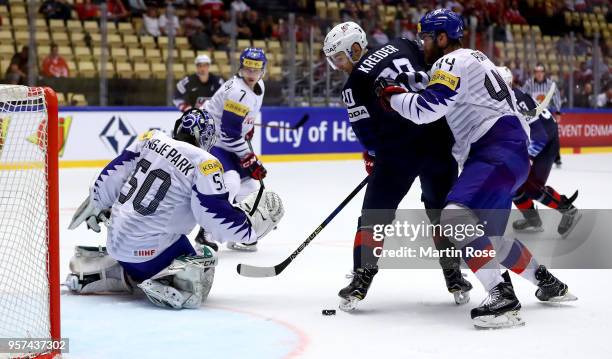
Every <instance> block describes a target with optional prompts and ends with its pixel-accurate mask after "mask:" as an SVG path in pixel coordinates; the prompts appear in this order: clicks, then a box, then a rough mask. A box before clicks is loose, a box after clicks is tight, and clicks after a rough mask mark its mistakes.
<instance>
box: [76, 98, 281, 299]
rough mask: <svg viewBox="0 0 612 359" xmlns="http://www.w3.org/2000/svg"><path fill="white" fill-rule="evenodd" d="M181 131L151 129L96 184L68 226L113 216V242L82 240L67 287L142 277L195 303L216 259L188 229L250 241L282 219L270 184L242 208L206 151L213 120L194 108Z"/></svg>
mask: <svg viewBox="0 0 612 359" xmlns="http://www.w3.org/2000/svg"><path fill="white" fill-rule="evenodd" d="M172 137H173V138H170V137H168V136H167V135H166V134H164V133H163V132H161V131H157V130H153V131H149V132H147V133H145V134H143V135H142V136H140V137H139V138H138V140H136V141H135V142H134V143H133V144H131V145H130V146H129V147H128V148H126V149H125V150H124V151H123V152H122V153H121V154H120V155H119V156H118V157H117V158H115V159H114V160H112V161H111V162H110V163H109V164H108V165H107V166H106V167H105V168H104V169H103V170H102V171H101V173H100V175H99V176H98V177H97V179H96V181H95V182H94V184H93V186H92V188H91V189H90V195H89V197H88V198H87V200H86V201H85V202H84V203H83V205H81V207H80V208H79V209H78V210H77V213H76V214H75V216H74V218H73V221H72V223H71V225H70V227H69V228H71V229H73V228H75V227H76V226H78V225H79V224H80V223H83V222H86V223H87V225H88V227H90V228H91V229H93V230H94V231H97V232H99V231H100V225H99V223H100V222H101V221H105V222H107V226H108V236H107V245H106V248H102V247H101V248H95V247H94V248H91V247H77V248H76V253H75V256H74V257H73V258H72V259H71V261H70V270H71V274H70V275H69V276H68V279H67V281H66V285H67V286H68V287H69V288H70V289H71V290H72V291H74V292H76V293H81V294H86V293H97V292H109V291H110V292H114V291H120V292H121V291H128V292H129V291H132V282H135V283H138V287H139V288H141V289H142V290H143V291H144V293H145V294H146V295H147V297H148V298H149V300H150V301H151V302H153V303H154V304H156V305H159V306H163V307H171V308H175V309H180V308H197V307H198V306H199V305H200V304H201V302H202V301H204V300H205V299H206V297H207V296H208V293H209V291H210V289H211V286H212V281H213V278H214V267H215V265H216V264H217V258H216V255H215V253H214V251H213V250H211V249H210V248H209V247H208V246H203V245H196V247H195V248H194V247H193V246H192V245H191V243H190V242H189V240H188V238H187V237H186V234H188V233H190V232H191V231H192V230H193V228H194V226H195V225H196V223H197V224H198V225H200V226H202V227H203V228H206V231H207V232H209V233H211V234H212V235H213V236H214V237H215V238H216V239H217V240H218V241H220V242H227V241H238V242H244V243H252V242H254V241H257V240H258V239H261V238H262V237H263V236H265V235H266V234H267V233H268V232H269V231H270V230H271V229H272V228H273V227H274V226H276V224H277V223H278V222H279V221H280V219H281V218H282V216H283V214H284V212H283V207H282V203H281V201H280V198H279V197H278V196H277V195H276V194H275V193H274V192H271V191H267V190H266V191H264V194H263V196H262V200H261V203H260V205H259V206H258V208H257V210H256V211H255V212H254V213H253V215H249V214H248V213H249V211H250V210H251V208H252V205H253V202H254V201H255V195H253V196H247V197H246V198H245V199H244V200H243V201H242V202H241V203H239V204H238V205H237V206H234V205H233V204H232V203H230V201H229V200H228V199H229V193H228V190H227V188H226V187H225V185H224V182H223V176H222V174H223V167H222V165H221V163H220V162H219V161H218V160H217V159H216V158H215V157H214V156H213V155H211V154H210V153H208V152H207V151H209V150H210V148H211V147H212V146H213V145H214V143H215V141H216V139H217V135H216V130H215V125H214V121H213V119H212V118H211V117H210V116H209V115H208V114H207V113H206V112H205V111H201V110H199V109H192V110H189V111H187V112H185V113H184V114H183V116H182V117H181V118H180V119H179V120H177V122H176V124H175V127H174V131H173V136H172Z"/></svg>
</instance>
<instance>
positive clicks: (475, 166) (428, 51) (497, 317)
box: [376, 9, 576, 327]
mask: <svg viewBox="0 0 612 359" xmlns="http://www.w3.org/2000/svg"><path fill="white" fill-rule="evenodd" d="M419 37H420V38H421V39H422V41H423V47H424V53H425V60H426V61H427V62H428V63H433V67H432V69H431V74H430V81H429V84H428V86H427V88H426V89H425V90H424V91H423V92H421V93H418V94H417V93H411V92H408V91H407V90H406V89H405V88H403V87H401V86H400V85H399V84H398V83H397V81H395V80H391V79H384V78H381V79H379V80H378V82H377V85H376V90H377V94H379V96H381V99H382V100H383V101H389V103H390V106H391V107H392V109H393V110H395V111H397V112H398V113H399V114H400V115H402V116H403V117H405V118H407V119H408V120H410V121H412V122H414V123H416V124H426V123H431V122H434V121H437V120H439V119H441V118H446V121H447V122H448V124H449V127H450V128H451V131H452V132H453V135H454V137H455V145H454V148H453V154H454V155H455V158H456V159H457V162H458V163H459V164H460V165H461V166H462V167H463V171H462V172H461V174H460V176H459V178H458V179H457V181H456V182H455V184H454V185H453V187H452V188H451V191H450V193H449V194H448V196H447V198H446V207H445V208H444V210H443V211H442V216H441V222H442V223H443V225H450V226H452V228H455V229H457V231H459V230H460V228H466V227H465V226H468V225H469V226H472V228H478V226H482V228H483V229H484V235H482V234H473V236H472V237H467V238H465V237H457V238H452V237H451V239H452V240H453V242H454V243H455V245H456V247H457V248H459V249H461V251H462V254H463V259H464V261H465V263H466V264H467V265H468V267H470V269H471V270H472V271H473V272H474V273H475V275H476V277H477V278H478V279H479V280H480V282H481V283H482V284H483V286H484V287H485V289H486V290H487V291H488V292H489V297H488V298H487V299H486V300H485V301H483V303H482V304H481V306H480V307H478V308H474V309H472V313H471V315H472V319H473V321H474V325H476V326H477V327H505V326H514V325H521V324H524V322H523V321H522V319H521V317H520V314H519V310H520V308H521V304H520V302H519V301H518V299H517V298H516V295H515V294H514V289H513V287H512V283H511V282H510V277H509V275H508V276H506V275H502V273H501V270H500V265H503V266H504V267H506V268H508V269H510V270H511V271H513V272H515V273H517V274H519V275H521V276H522V277H524V278H525V279H528V280H530V281H531V282H532V283H534V284H535V285H536V286H538V290H537V292H536V297H537V298H538V299H540V300H542V301H548V302H559V301H566V300H575V299H576V298H575V297H574V296H572V295H571V294H570V293H569V292H568V287H567V285H565V284H564V283H563V282H561V281H559V280H558V279H557V278H555V277H554V276H553V275H552V274H551V273H550V272H549V271H548V270H547V269H546V267H544V266H542V265H539V264H538V263H537V261H536V260H535V258H533V257H532V255H531V252H530V251H529V250H528V249H527V248H526V247H525V246H524V245H523V244H522V243H521V242H519V241H518V240H515V239H509V238H504V237H503V235H504V231H505V228H506V224H507V221H508V216H509V214H510V208H511V205H512V195H513V194H514V193H515V191H516V190H517V189H518V188H519V187H520V186H521V185H522V184H523V182H524V181H525V179H526V178H527V173H528V172H529V155H528V151H527V148H528V145H529V133H528V126H527V124H526V123H525V122H524V121H522V120H521V119H520V115H519V113H518V112H517V109H516V100H515V98H514V93H513V92H512V91H511V89H510V88H509V87H508V85H506V83H505V82H504V80H503V79H502V77H501V76H500V75H499V73H498V72H497V69H496V67H495V65H494V64H493V63H492V62H491V61H490V60H489V59H488V58H487V57H486V56H485V55H484V54H482V53H481V52H480V51H476V50H470V49H464V48H462V44H461V39H462V37H463V20H462V19H461V17H460V16H459V15H457V14H455V13H454V12H452V11H450V10H446V9H439V10H435V11H432V12H429V13H427V14H426V15H425V16H424V17H423V18H422V19H421V20H420V22H419ZM491 250H494V251H493V252H491ZM470 253H471V254H470Z"/></svg>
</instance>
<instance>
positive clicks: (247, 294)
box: [60, 154, 612, 359]
mask: <svg viewBox="0 0 612 359" xmlns="http://www.w3.org/2000/svg"><path fill="white" fill-rule="evenodd" d="M563 161H564V163H563V168H562V169H560V170H558V169H553V171H552V174H551V178H550V184H552V185H553V186H554V187H555V188H557V189H558V190H559V192H563V193H573V191H574V190H575V189H579V190H580V196H579V198H578V200H577V202H576V204H577V206H578V207H580V208H610V204H611V203H612V191H611V190H610V184H611V183H612V154H596V155H595V154H594V155H565V156H564V157H563ZM266 167H267V169H268V177H267V178H266V179H265V183H266V187H267V188H270V189H273V190H275V191H277V192H278V193H279V194H280V196H281V197H282V198H283V200H284V204H285V208H286V215H285V218H284V219H283V222H282V223H281V225H280V226H279V228H278V230H276V231H273V232H272V233H270V234H269V235H268V236H267V237H266V238H265V239H264V240H262V241H261V242H260V245H259V252H256V253H237V252H232V251H228V250H225V249H224V250H222V251H221V252H220V263H219V266H218V267H217V272H216V278H215V283H214V286H213V289H212V291H211V293H210V297H209V298H208V301H207V303H206V305H204V306H203V307H202V308H201V309H198V310H183V311H171V310H163V309H159V308H156V307H153V306H152V305H150V304H149V303H148V302H147V301H146V299H144V298H143V297H138V296H128V295H122V296H110V295H107V296H74V295H70V294H68V293H66V292H63V293H62V321H63V323H62V336H64V337H69V338H70V349H71V353H70V355H67V356H66V357H68V358H175V357H182V358H186V357H198V358H200V357H201V358H281V357H288V356H294V357H307V358H348V357H359V358H363V357H370V356H371V357H377V358H390V357H393V358H399V357H402V358H450V357H453V358H470V359H476V358H496V359H497V358H512V359H516V358H577V357H582V358H612V348H611V347H610V345H609V343H608V342H607V340H608V337H609V325H610V322H611V320H612V307H611V306H610V305H609V304H608V302H609V298H610V295H611V294H612V287H611V286H610V284H611V280H610V275H611V274H612V271H610V270H556V271H554V273H555V274H556V275H557V276H558V277H560V278H561V279H562V280H563V281H565V282H566V283H568V284H569V286H570V289H571V290H572V292H573V293H574V294H576V295H577V296H578V297H579V301H577V302H575V303H574V304H569V305H562V306H550V305H543V304H541V303H538V301H537V299H536V298H535V296H534V292H535V287H534V286H533V285H531V284H530V283H528V282H526V281H524V280H522V279H520V278H518V277H515V278H514V283H515V288H516V290H517V294H518V296H519V298H520V299H521V302H522V304H523V310H522V316H523V318H524V319H525V321H526V322H527V325H526V326H525V327H522V328H516V329H506V330H496V331H477V330H475V329H474V328H473V326H472V324H471V322H470V319H469V311H470V309H471V308H472V307H474V306H475V305H477V304H478V303H479V302H480V301H481V300H482V299H483V298H484V296H485V293H484V290H483V289H482V287H481V286H480V284H478V283H477V281H476V278H475V277H474V276H473V275H472V274H470V275H469V279H470V280H471V281H472V283H474V285H475V289H474V290H473V291H472V301H471V302H470V303H469V304H468V305H466V306H460V307H459V306H456V305H455V304H454V302H453V299H452V296H451V295H450V294H449V293H447V292H446V288H445V286H444V281H443V278H442V274H441V272H440V271H438V270H385V271H381V273H379V274H378V275H377V277H376V279H375V280H374V283H373V285H372V287H371V291H370V293H369V294H368V297H367V299H366V300H365V301H364V302H362V303H361V305H360V307H359V310H358V311H357V312H355V313H354V314H347V313H344V312H341V311H339V310H338V311H337V314H336V315H335V316H322V315H321V310H322V309H328V308H329V309H337V304H338V297H337V292H338V290H339V289H340V288H342V287H343V286H345V285H346V284H347V283H348V280H347V279H346V278H345V277H344V275H345V274H346V273H348V272H349V270H350V268H351V266H352V245H353V237H354V231H355V228H356V220H357V217H358V215H359V209H360V206H361V201H362V198H363V192H362V193H360V195H359V196H358V197H357V198H355V199H354V200H353V202H352V203H350V204H349V205H348V206H347V208H345V209H344V211H342V212H341V213H340V214H339V215H338V217H337V218H336V219H335V220H334V221H333V222H332V223H330V224H329V225H328V227H327V228H325V229H324V230H323V232H321V233H320V234H319V236H318V237H317V238H316V239H315V240H314V241H313V242H312V243H311V245H310V246H309V247H308V248H307V249H305V250H304V252H302V254H300V256H299V257H298V258H297V259H296V260H295V261H294V262H293V263H292V264H291V265H290V266H289V267H288V268H287V269H286V270H285V271H284V272H283V273H282V274H281V275H280V276H278V277H274V278H262V279H258V278H244V277H240V276H238V275H237V273H236V269H235V268H236V265H237V264H238V263H248V264H254V265H266V266H267V265H270V266H271V265H274V264H277V263H279V262H280V261H282V260H283V259H284V258H286V256H288V255H289V254H290V253H291V252H292V251H293V250H294V249H295V248H297V246H298V245H299V244H300V243H301V242H302V241H303V240H304V239H306V237H307V236H308V235H309V234H310V233H311V232H312V231H313V230H314V229H315V228H316V227H317V226H318V225H319V224H320V223H321V221H322V220H323V219H324V218H325V217H326V216H327V215H328V214H329V213H330V212H331V211H332V210H333V209H334V208H335V207H336V206H337V204H338V203H339V202H340V201H342V199H344V197H345V196H346V195H347V194H348V193H349V192H350V191H351V190H352V189H353V188H354V186H356V185H357V184H358V183H359V182H360V181H361V180H362V178H363V177H364V175H365V171H364V169H363V166H362V163H361V162H359V161H337V162H309V163H295V162H292V163H268V164H266ZM96 172H97V170H93V169H63V170H61V175H60V187H61V196H60V200H61V203H60V206H61V228H62V232H61V255H62V258H61V261H62V279H63V278H64V277H65V276H66V275H67V273H68V260H69V258H70V256H71V254H72V250H73V247H74V245H76V244H83V245H97V244H103V243H104V235H98V234H96V233H93V232H91V231H86V230H84V229H83V228H79V229H77V230H74V231H68V230H67V229H66V228H67V227H68V223H69V222H70V218H71V216H72V214H73V212H74V210H75V209H76V207H77V206H78V205H79V204H80V203H81V201H82V200H83V199H84V198H85V196H86V195H87V187H88V185H89V184H90V183H91V180H92V178H93V177H94V175H95V173H96ZM419 195H420V191H419V185H418V181H417V182H416V183H415V185H414V186H413V189H412V190H411V191H410V193H409V194H408V196H407V197H406V198H405V200H404V201H403V202H402V204H401V207H403V208H420V207H421V205H420V203H419Z"/></svg>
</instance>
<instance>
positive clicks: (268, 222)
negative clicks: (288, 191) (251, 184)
mask: <svg viewBox="0 0 612 359" xmlns="http://www.w3.org/2000/svg"><path fill="white" fill-rule="evenodd" d="M256 198H257V192H254V193H251V194H250V195H249V196H247V198H245V199H244V201H242V202H240V204H239V205H238V206H239V207H240V209H242V210H243V211H244V212H245V213H246V215H247V217H248V218H249V221H250V222H251V227H252V228H253V229H254V230H255V233H257V239H258V240H259V239H261V238H262V237H263V236H265V235H266V234H268V232H270V231H271V230H273V229H274V227H276V226H277V225H278V223H279V222H280V220H281V219H282V218H283V216H284V215H285V209H284V208H283V202H282V201H281V199H280V197H279V196H278V195H277V194H276V193H274V192H272V191H270V190H267V189H264V191H263V194H262V196H261V201H260V202H259V205H258V206H257V209H256V210H255V213H253V215H250V214H249V213H251V210H252V209H253V205H254V203H255V200H256Z"/></svg>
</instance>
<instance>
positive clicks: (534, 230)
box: [513, 226, 544, 234]
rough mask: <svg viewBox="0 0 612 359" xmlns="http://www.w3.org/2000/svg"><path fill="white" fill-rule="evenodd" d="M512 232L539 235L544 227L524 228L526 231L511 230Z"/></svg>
mask: <svg viewBox="0 0 612 359" xmlns="http://www.w3.org/2000/svg"><path fill="white" fill-rule="evenodd" d="M513 229H514V232H516V233H526V234H529V233H540V232H544V227H542V226H540V227H531V228H526V229H516V228H513Z"/></svg>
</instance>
